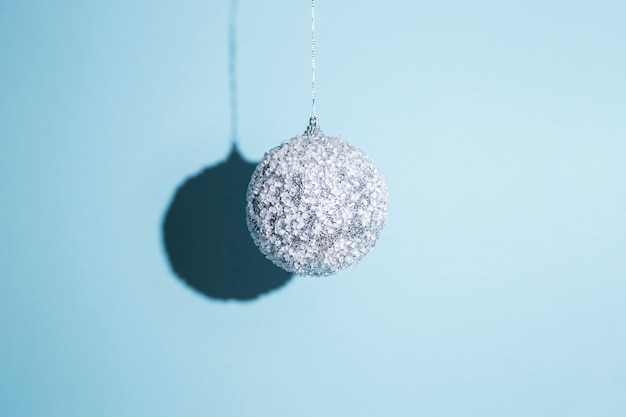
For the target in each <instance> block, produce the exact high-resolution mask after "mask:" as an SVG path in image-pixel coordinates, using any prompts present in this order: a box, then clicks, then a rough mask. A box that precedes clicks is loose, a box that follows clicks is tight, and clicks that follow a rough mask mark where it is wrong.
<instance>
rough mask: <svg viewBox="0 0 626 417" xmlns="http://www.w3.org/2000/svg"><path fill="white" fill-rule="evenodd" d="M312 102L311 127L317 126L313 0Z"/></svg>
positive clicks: (312, 14) (313, 1) (313, 13)
mask: <svg viewBox="0 0 626 417" xmlns="http://www.w3.org/2000/svg"><path fill="white" fill-rule="evenodd" d="M311 101H312V103H311V119H310V120H309V125H311V126H317V117H316V115H315V0H311Z"/></svg>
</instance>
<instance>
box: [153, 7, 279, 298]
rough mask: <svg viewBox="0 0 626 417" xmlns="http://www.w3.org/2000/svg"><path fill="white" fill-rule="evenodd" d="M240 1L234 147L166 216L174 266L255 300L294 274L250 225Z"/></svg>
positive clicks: (224, 292)
mask: <svg viewBox="0 0 626 417" xmlns="http://www.w3.org/2000/svg"><path fill="white" fill-rule="evenodd" d="M237 7H238V1H237V0H231V2H230V16H229V26H228V51H229V55H228V74H229V87H230V127H231V139H232V142H233V148H232V150H231V152H230V155H229V156H228V158H227V159H226V161H224V162H222V163H219V164H217V165H214V166H212V167H208V168H206V169H204V170H203V171H202V172H200V173H198V174H197V175H195V176H192V177H190V178H188V179H187V180H186V181H185V182H184V183H183V184H182V185H181V186H180V187H179V188H178V190H177V191H176V193H175V195H174V198H173V199H172V202H171V204H170V206H169V208H168V209H167V212H166V214H165V219H164V221H163V241H164V245H165V251H166V252H167V257H168V259H169V262H170V265H171V267H172V270H173V271H174V272H175V273H176V275H178V277H179V278H180V279H182V280H183V281H184V282H185V283H187V284H188V285H189V286H190V287H192V288H193V289H195V290H196V291H198V292H200V293H202V294H204V295H206V296H208V297H211V298H214V299H220V300H253V299H255V298H257V297H258V296H260V295H262V294H265V293H267V292H269V291H272V290H275V289H278V288H280V287H282V286H283V285H285V284H286V283H287V282H288V281H289V280H290V279H291V274H290V273H288V272H285V271H283V270H282V269H280V268H278V267H277V266H275V265H274V264H273V263H271V262H270V261H269V260H267V259H266V258H265V257H264V256H263V255H262V254H261V252H259V250H258V248H257V247H256V246H255V244H254V242H253V241H252V237H250V233H249V232H248V227H247V226H246V191H247V188H248V182H249V181H250V177H251V176H252V172H253V171H254V168H255V167H256V164H254V163H250V162H247V161H245V160H244V159H243V158H242V157H241V154H240V153H239V151H238V149H237V146H236V143H237V139H238V127H239V126H238V125H239V120H238V117H237V115H238V112H237V65H236V64H237V42H236V40H237V38H236V17H237Z"/></svg>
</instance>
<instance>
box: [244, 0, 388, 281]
mask: <svg viewBox="0 0 626 417" xmlns="http://www.w3.org/2000/svg"><path fill="white" fill-rule="evenodd" d="M311 21H312V28H311V68H312V83H311V86H312V112H311V113H312V115H311V118H310V120H309V126H308V128H307V129H306V131H305V132H304V134H303V135H301V136H297V137H294V138H292V139H289V140H287V141H285V142H283V143H282V144H281V145H280V146H278V147H276V148H274V149H272V150H270V151H269V152H268V153H266V154H265V156H264V157H263V159H262V160H261V162H260V163H259V164H258V165H257V167H256V169H255V170H254V173H253V174H252V179H251V180H250V184H249V185H248V192H247V210H246V212H247V224H248V229H249V231H250V234H251V235H252V239H253V240H254V243H255V244H256V245H257V246H258V247H259V249H260V250H261V252H262V253H263V254H264V255H265V256H266V257H267V258H268V259H270V260H271V261H272V262H273V263H274V264H276V265H278V266H279V267H281V268H283V269H285V270H287V271H289V272H293V273H296V274H299V275H316V276H320V275H330V274H333V273H335V272H337V271H339V270H341V269H344V268H347V267H349V266H351V265H354V264H356V263H357V262H358V261H359V260H360V259H361V258H362V257H363V256H365V254H366V253H368V252H369V251H370V250H371V249H372V248H373V247H374V245H375V244H376V240H377V239H378V236H379V234H380V231H381V230H382V228H383V226H384V224H385V220H386V218H387V186H386V184H385V180H384V179H383V176H382V175H381V173H380V171H379V170H378V168H376V166H375V165H374V163H373V162H372V160H371V159H370V158H369V157H368V156H367V155H366V154H365V153H363V152H362V151H361V150H359V149H358V148H357V147H355V146H354V145H352V144H350V143H348V142H346V141H344V140H342V139H340V138H337V137H329V136H326V135H325V134H324V133H323V132H322V131H321V129H320V128H319V126H318V125H317V119H316V115H315V3H314V0H312V1H311Z"/></svg>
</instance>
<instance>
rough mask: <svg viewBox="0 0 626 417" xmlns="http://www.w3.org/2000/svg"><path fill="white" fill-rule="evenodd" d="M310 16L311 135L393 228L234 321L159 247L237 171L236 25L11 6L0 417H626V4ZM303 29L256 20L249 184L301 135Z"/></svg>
mask: <svg viewBox="0 0 626 417" xmlns="http://www.w3.org/2000/svg"><path fill="white" fill-rule="evenodd" d="M317 8H318V19H319V20H318V29H319V37H318V70H319V72H318V87H319V89H318V98H319V101H318V116H319V121H320V124H321V126H322V128H323V129H324V131H325V132H326V133H327V134H331V135H336V134H340V135H342V136H343V137H344V138H345V139H346V140H349V141H351V142H353V143H355V144H356V145H357V146H359V147H361V148H362V149H363V150H365V151H366V152H367V153H369V154H370V155H371V156H372V157H373V158H374V160H375V161H376V163H377V164H378V165H379V166H380V168H381V170H382V171H383V173H384V174H385V176H386V178H387V181H388V184H389V188H390V193H391V197H390V198H391V200H390V216H389V221H388V226H387V228H386V229H385V231H384V233H383V235H382V237H381V239H380V241H379V244H378V246H377V248H376V249H375V250H374V252H372V253H371V254H370V255H368V256H367V257H366V258H365V259H364V260H363V261H362V263H361V264H360V265H358V266H357V267H355V268H353V269H351V270H348V271H346V272H343V273H341V274H340V275H338V276H336V277H334V278H329V279H312V278H296V279H294V280H292V282H290V283H289V284H288V285H287V286H285V287H284V288H282V289H281V290H278V291H277V292H274V293H272V294H269V295H268V296H265V297H263V298H261V299H260V300H259V301H256V302H252V303H236V302H231V303H224V302H215V301H211V300H209V299H207V298H204V297H202V296H200V295H198V294H196V293H195V292H193V291H191V290H190V289H188V288H186V287H185V286H183V285H182V284H181V282H180V281H179V280H178V279H176V278H175V277H174V276H173V275H172V273H171V272H170V269H169V265H168V263H167V261H166V258H165V256H164V253H163V249H162V245H161V231H160V225H161V221H162V218H163V215H164V211H165V209H166V207H167V205H168V203H169V201H170V199H171V197H172V194H173V192H174V190H175V189H176V187H177V186H178V185H179V184H180V183H181V182H182V181H183V180H184V179H185V178H186V177H187V176H188V175H191V174H193V173H195V172H197V171H198V170H200V169H201V168H202V167H204V166H207V165H210V164H214V163H216V162H218V161H220V160H222V159H223V158H225V157H226V155H227V153H228V149H229V146H230V143H229V116H228V72H227V20H228V2H227V1H222V2H215V1H214V2H207V1H191V0H190V1H185V0H183V1H176V2H175V1H169V2H166V1H159V2H157V1H147V0H143V1H121V0H118V1H99V2H94V1H92V2H86V1H83V2H78V1H17V0H3V1H2V3H0V174H1V178H2V181H1V182H0V184H1V186H0V213H1V215H2V216H1V218H0V415H2V416H18V417H21V416H47V417H52V416H63V417H73V416H77V417H78V416H80V417H82V416H90V417H98V416H111V417H125V416H129V417H131V416H133V417H135V416H151V417H157V416H190V417H194V416H254V417H263V416H268V417H270V416H271V417H283V416H285V417H287V416H289V417H292V416H298V417H307V416H312V417H320V416H324V417H331V416H342V417H343V416H359V417H365V416H376V417H378V416H430V417H438V416H455V417H457V416H464V417H467V416H476V417H487V416H494V417H502V416H507V417H509V416H532V417H536V416H546V417H548V416H549V417H554V416H566V417H574V416H623V415H626V396H625V395H624V393H625V392H626V356H625V352H626V332H624V319H625V318H626V302H625V299H626V127H625V125H626V98H625V97H626V76H625V74H626V46H625V45H626V25H625V24H624V22H625V21H626V20H625V19H626V3H625V2H624V1H622V0H614V1H608V0H600V1H591V0H586V1H550V2H545V1H538V0H534V1H524V2H521V1H517V2H508V1H505V2H494V1H474V2H460V1H457V2H452V1H439V2H428V3H424V2H414V1H409V0H403V1H396V2H383V3H381V2H356V1H341V2H339V1H334V2H331V1H324V0H322V1H318V4H317ZM308 13H309V4H308V2H307V1H299V2H279V1H264V2H252V1H246V0H243V1H242V3H241V4H240V19H239V43H240V48H239V52H240V54H239V86H240V126H239V127H240V139H241V140H240V148H241V149H242V151H243V153H244V154H245V156H246V157H248V158H249V159H255V160H258V159H259V158H260V157H261V156H262V154H263V152H265V151H266V150H268V149H269V148H271V147H273V146H275V145H277V144H278V143H279V142H280V141H282V140H284V139H287V138H289V137H292V136H294V135H296V134H298V133H300V132H302V131H303V129H304V128H305V125H306V122H307V120H308V116H309V79H308V77H309V52H308V49H307V48H308V46H309V33H308V24H309V17H308Z"/></svg>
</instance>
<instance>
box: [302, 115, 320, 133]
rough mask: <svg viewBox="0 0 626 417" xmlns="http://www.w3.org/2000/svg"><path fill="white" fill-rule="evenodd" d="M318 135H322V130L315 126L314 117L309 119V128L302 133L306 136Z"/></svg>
mask: <svg viewBox="0 0 626 417" xmlns="http://www.w3.org/2000/svg"><path fill="white" fill-rule="evenodd" d="M320 133H322V130H321V129H320V127H319V126H318V125H317V118H316V117H315V116H312V117H311V118H310V119H309V126H308V127H307V128H306V130H305V131H304V134H305V135H307V136H313V135H319V134H320Z"/></svg>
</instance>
